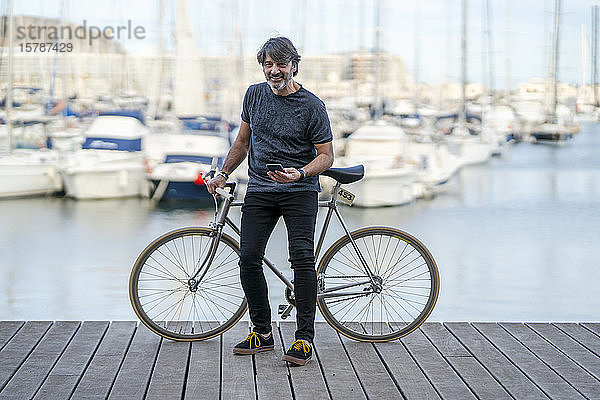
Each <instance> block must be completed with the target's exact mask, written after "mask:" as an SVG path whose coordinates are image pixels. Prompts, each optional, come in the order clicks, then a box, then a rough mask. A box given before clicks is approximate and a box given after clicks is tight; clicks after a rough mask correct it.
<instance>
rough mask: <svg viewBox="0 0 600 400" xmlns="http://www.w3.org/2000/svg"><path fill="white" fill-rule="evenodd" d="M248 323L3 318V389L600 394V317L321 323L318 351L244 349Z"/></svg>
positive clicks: (27, 393)
mask: <svg viewBox="0 0 600 400" xmlns="http://www.w3.org/2000/svg"><path fill="white" fill-rule="evenodd" d="M247 332H248V325H247V324H246V323H239V324H237V326H235V327H234V328H233V329H231V330H229V331H228V332H226V333H225V334H224V335H222V336H221V337H217V338H214V339H211V340H208V341H203V342H194V343H176V342H172V341H169V340H162V339H161V338H160V337H158V336H157V335H155V334H153V333H151V332H150V331H149V330H147V329H146V328H145V327H143V326H138V325H137V324H136V323H135V322H112V323H109V322H97V321H85V322H77V321H67V322H60V321H59V322H39V321H28V322H21V321H7V322H0V399H30V398H33V399H67V398H73V399H106V398H108V399H128V400H131V399H142V398H146V399H161V400H162V399H218V398H221V399H255V398H259V399H298V400H299V399H343V400H351V399H365V398H367V399H396V398H397V399H401V398H406V399H439V398H443V399H469V398H477V399H511V398H515V399H545V398H552V399H569V400H572V399H586V398H587V399H599V398H600V323H583V324H575V323H556V324H547V323H525V324H523V323H466V322H452V323H444V324H440V323H427V324H425V325H424V326H423V327H422V328H421V329H419V330H418V331H416V332H414V333H412V334H411V335H409V336H407V337H406V338H404V339H402V340H401V341H395V342H390V343H379V344H371V343H358V342H355V341H352V340H349V339H346V338H345V337H340V336H339V335H338V334H337V333H336V332H335V331H334V330H332V329H331V328H330V327H329V326H328V325H326V324H324V323H319V324H317V329H316V332H317V334H316V338H315V350H316V357H315V359H314V360H313V361H312V362H310V363H309V364H308V365H306V366H304V367H288V366H287V365H286V363H284V362H282V361H281V356H282V353H283V351H284V346H287V345H289V343H290V341H291V340H292V338H293V333H294V324H293V323H290V322H284V323H281V324H280V325H279V326H275V329H274V331H273V332H274V333H275V344H276V346H275V351H274V352H265V353H259V354H257V355H255V356H234V355H233V354H232V352H231V349H232V347H233V346H234V344H235V343H237V342H238V341H240V340H241V339H242V338H244V337H245V336H246V334H247Z"/></svg>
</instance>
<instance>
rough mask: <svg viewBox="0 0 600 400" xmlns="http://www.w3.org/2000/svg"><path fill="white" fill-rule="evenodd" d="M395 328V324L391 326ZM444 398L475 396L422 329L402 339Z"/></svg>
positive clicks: (472, 397) (471, 397) (469, 397)
mask: <svg viewBox="0 0 600 400" xmlns="http://www.w3.org/2000/svg"><path fill="white" fill-rule="evenodd" d="M391 325H392V327H394V325H395V324H391ZM400 341H401V342H402V344H404V346H406V349H407V350H408V352H409V353H410V354H411V355H412V357H413V358H414V359H415V361H416V362H417V364H418V365H419V367H420V368H421V369H422V370H423V372H424V373H425V375H426V376H427V378H428V379H429V381H430V382H431V384H432V385H433V386H434V388H435V389H436V391H437V392H438V394H439V395H440V396H441V397H442V398H448V399H474V398H475V396H474V395H473V393H472V392H471V390H470V389H469V388H468V387H467V385H466V384H465V383H464V382H463V380H462V379H461V378H460V377H459V376H458V374H457V373H456V372H455V371H454V370H453V369H452V367H451V366H450V365H449V364H448V363H447V362H446V360H444V358H443V357H442V355H441V354H440V353H439V352H438V351H437V350H436V348H435V347H434V346H433V345H432V344H431V342H430V341H429V340H427V338H426V337H425V335H424V334H423V332H422V331H421V330H420V329H417V330H416V331H414V332H413V333H411V334H410V335H408V336H405V337H404V338H402V339H400Z"/></svg>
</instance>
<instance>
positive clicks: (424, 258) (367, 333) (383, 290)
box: [317, 227, 440, 342]
mask: <svg viewBox="0 0 600 400" xmlns="http://www.w3.org/2000/svg"><path fill="white" fill-rule="evenodd" d="M351 235H352V239H353V240H354V243H355V244H356V247H357V249H358V252H357V250H356V248H355V247H354V245H353V244H352V241H351V240H350V238H349V237H348V236H344V237H342V238H340V239H339V240H338V241H337V242H335V243H334V244H333V245H332V246H331V247H330V248H329V249H328V250H327V252H326V253H325V255H324V256H323V258H322V260H321V262H320V263H319V267H318V269H317V279H318V288H319V291H318V293H319V294H318V298H317V304H318V306H319V309H320V310H321V313H322V314H323V317H324V318H325V320H326V321H327V322H328V323H329V324H330V325H331V326H332V327H333V328H334V329H336V330H337V331H338V332H340V333H342V334H343V335H345V336H348V337H350V338H352V339H355V340H360V341H368V342H385V341H390V340H395V339H398V338H400V337H403V336H405V335H408V334H409V333H410V332H412V331H414V330H415V329H417V328H418V327H419V326H420V325H421V324H422V323H423V322H424V321H425V320H426V319H427V317H428V316H429V314H430V313H431V311H432V310H433V307H434V306H435V302H436V300H437V297H438V293H439V287H440V278H439V273H438V269H437V266H436V264H435V260H434V259H433V257H432V256H431V254H430V253H429V251H428V250H427V248H426V247H425V246H424V245H423V244H422V243H421V242H419V241H418V240H417V239H416V238H415V237H413V236H411V235H409V234H408V233H406V232H403V231H400V230H398V229H394V228H389V227H368V228H363V229H359V230H357V231H354V232H352V234H351ZM359 253H360V256H359ZM361 258H362V260H364V262H366V264H367V265H368V267H369V269H370V270H371V273H372V275H373V279H372V280H371V278H370V277H369V275H368V273H367V272H366V270H365V268H364V266H363V262H362V261H361Z"/></svg>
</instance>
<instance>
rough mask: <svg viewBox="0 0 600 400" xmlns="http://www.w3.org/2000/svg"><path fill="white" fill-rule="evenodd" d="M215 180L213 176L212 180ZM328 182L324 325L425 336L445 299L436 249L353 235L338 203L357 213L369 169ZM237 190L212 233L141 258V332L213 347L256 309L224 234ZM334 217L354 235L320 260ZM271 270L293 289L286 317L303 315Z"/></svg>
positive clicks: (380, 335) (162, 242) (134, 276)
mask: <svg viewBox="0 0 600 400" xmlns="http://www.w3.org/2000/svg"><path fill="white" fill-rule="evenodd" d="M211 173H212V174H214V171H211ZM322 175H326V176H329V177H331V178H333V179H334V180H335V181H336V184H335V185H334V187H333V190H332V192H331V198H330V199H329V200H328V201H319V207H325V208H327V214H326V217H325V221H324V223H323V226H322V228H321V231H320V234H319V239H318V241H317V245H316V250H315V259H316V260H318V263H317V265H318V267H317V287H318V293H317V305H318V307H319V310H320V311H321V314H322V315H323V317H324V318H325V320H326V321H327V322H328V323H329V324H330V325H331V326H332V327H333V328H334V329H335V330H337V331H338V332H340V333H341V334H343V335H346V336H348V337H350V338H352V339H355V340H359V341H367V342H384V341H390V340H394V339H398V338H400V337H402V336H405V335H407V334H409V333H410V332H412V331H414V330H415V329H417V328H418V327H419V326H420V325H421V324H422V323H423V322H424V321H425V319H427V317H428V316H429V314H430V313H431V311H432V310H433V307H434V306H435V302H436V300H437V297H438V293H439V273H438V269H437V266H436V264H435V261H434V259H433V257H432V256H431V254H430V253H429V251H428V250H427V248H426V247H425V246H424V245H423V244H422V243H421V242H420V241H419V240H417V239H416V238H415V237H413V236H411V235H409V234H408V233H406V232H403V231H401V230H398V229H395V228H391V227H386V226H370V227H364V228H360V229H358V230H355V231H353V232H350V231H349V230H348V228H347V226H346V224H345V222H344V220H343V218H342V216H341V214H340V211H339V210H338V207H337V203H338V201H344V202H346V203H348V204H351V202H352V199H353V197H354V195H352V193H350V192H348V191H347V190H345V189H343V188H342V187H341V185H342V184H349V183H352V182H356V181H358V180H360V179H361V178H362V177H363V175H364V167H363V166H362V165H358V166H355V167H348V168H330V169H328V170H327V171H325V172H323V173H322ZM235 186H236V185H235V183H228V184H227V185H226V188H228V189H229V192H228V191H226V190H224V189H217V193H218V194H219V195H220V196H221V197H223V198H224V201H223V202H222V205H221V209H220V212H219V207H218V205H217V202H216V196H215V218H214V220H213V221H212V222H211V223H210V224H209V226H208V227H189V228H181V229H177V230H174V231H172V232H168V233H166V234H164V235H162V236H161V237H159V238H157V239H156V240H154V241H153V242H152V243H150V244H149V245H148V246H147V247H146V248H145V249H144V250H143V251H142V253H141V254H140V255H139V257H138V258H137V260H136V262H135V265H134V266H133V270H132V271H131V277H130V281H129V296H130V299H131V304H132V305H133V309H134V310H135V312H136V314H137V316H138V317H139V318H140V320H141V321H142V323H144V325H146V326H147V327H148V328H149V329H150V330H152V331H153V332H155V333H157V334H158V335H160V336H162V337H165V338H168V339H172V340H177V341H191V340H204V339H209V338H212V337H214V336H217V335H220V334H222V333H223V332H225V331H226V330H228V329H229V328H231V327H232V326H233V325H235V324H236V323H237V322H238V321H239V320H240V319H241V318H242V316H243V315H244V313H245V312H246V310H247V308H248V305H247V302H246V299H245V297H244V292H243V289H242V286H241V283H240V279H239V269H238V268H239V266H238V261H239V254H240V248H239V244H238V242H237V241H236V240H235V239H234V238H233V237H231V236H230V235H229V234H227V233H225V232H223V230H224V227H225V226H228V227H229V228H231V230H233V232H234V234H235V235H237V237H239V234H240V230H239V228H238V226H237V225H236V224H235V223H234V222H233V221H232V220H231V219H230V218H229V216H228V213H229V210H230V208H231V207H239V206H241V205H242V204H243V202H241V201H234V196H233V193H234V191H235ZM334 214H335V216H336V217H337V219H338V221H339V223H340V224H341V226H342V228H343V230H344V232H345V234H344V235H343V236H342V237H341V238H339V239H338V240H337V241H336V242H334V243H333V244H332V245H331V246H330V247H329V248H328V249H327V250H326V251H325V253H324V254H323V257H321V258H320V260H319V258H318V257H319V253H320V251H321V248H322V246H323V242H324V239H325V235H326V233H327V229H328V227H329V223H330V221H331V217H332V216H333V215H334ZM263 262H264V265H266V266H267V267H268V268H269V269H270V270H271V271H273V272H274V273H275V275H276V276H277V277H279V279H281V281H282V282H283V283H284V284H285V298H286V300H287V302H288V305H287V307H285V310H280V311H282V312H281V314H282V315H281V317H282V318H286V317H288V316H289V315H290V313H291V311H292V309H293V307H294V293H293V289H294V286H293V284H292V282H290V280H288V279H287V278H286V277H285V275H284V274H283V273H282V272H281V271H280V270H279V269H277V267H276V266H275V265H274V264H273V263H272V262H271V261H269V259H268V258H267V257H264V258H263Z"/></svg>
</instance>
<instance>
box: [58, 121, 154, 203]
mask: <svg viewBox="0 0 600 400" xmlns="http://www.w3.org/2000/svg"><path fill="white" fill-rule="evenodd" d="M146 134H147V128H146V126H145V123H144V119H143V117H142V115H141V113H139V112H128V111H123V110H121V111H118V112H105V113H103V114H101V115H99V116H98V117H96V119H94V121H93V122H92V124H91V125H90V127H89V128H88V130H87V131H86V133H85V140H84V142H83V145H82V148H81V150H78V151H75V152H73V153H71V154H69V155H68V156H67V157H65V160H64V161H63V162H61V165H60V173H61V176H62V177H63V180H64V185H65V192H66V195H67V196H69V197H73V198H75V199H106V198H118V197H136V196H142V197H145V196H148V191H149V185H148V181H147V180H146V175H145V166H144V154H143V152H142V150H143V139H144V137H145V136H146Z"/></svg>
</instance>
